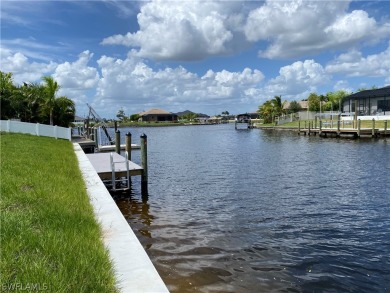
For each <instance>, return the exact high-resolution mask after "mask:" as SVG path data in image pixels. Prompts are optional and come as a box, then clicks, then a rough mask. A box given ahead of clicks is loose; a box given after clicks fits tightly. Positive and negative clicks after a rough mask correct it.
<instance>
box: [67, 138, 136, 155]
mask: <svg viewBox="0 0 390 293" xmlns="http://www.w3.org/2000/svg"><path fill="white" fill-rule="evenodd" d="M72 142H74V143H78V144H79V145H80V146H81V148H82V149H83V150H84V152H85V153H94V152H95V149H97V151H99V152H114V151H115V145H98V146H96V142H95V141H94V140H92V139H89V138H85V137H83V136H72ZM140 148H141V146H140V145H138V144H134V143H132V144H131V149H132V150H139V149H140ZM120 149H121V150H125V149H126V145H125V144H121V145H120Z"/></svg>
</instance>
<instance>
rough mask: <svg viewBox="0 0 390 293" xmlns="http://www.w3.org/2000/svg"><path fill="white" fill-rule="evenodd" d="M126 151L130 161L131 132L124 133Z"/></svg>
mask: <svg viewBox="0 0 390 293" xmlns="http://www.w3.org/2000/svg"><path fill="white" fill-rule="evenodd" d="M126 151H127V155H128V159H129V161H131V133H130V132H128V133H126Z"/></svg>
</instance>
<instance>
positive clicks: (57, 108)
mask: <svg viewBox="0 0 390 293" xmlns="http://www.w3.org/2000/svg"><path fill="white" fill-rule="evenodd" d="M53 113H54V114H55V115H54V122H55V124H56V125H58V126H62V127H69V126H70V124H71V123H72V122H73V121H74V116H75V113H76V108H75V104H74V102H73V101H72V100H71V99H69V98H67V97H64V96H62V97H59V98H57V99H55V102H54V108H53Z"/></svg>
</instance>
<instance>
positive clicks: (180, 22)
mask: <svg viewBox="0 0 390 293" xmlns="http://www.w3.org/2000/svg"><path fill="white" fill-rule="evenodd" d="M240 7H241V6H240V3H239V2H212V1H206V2H204V1H178V2H169V1H168V2H162V1H151V2H148V3H146V4H144V5H143V6H142V7H141V11H140V13H139V14H138V23H139V26H140V30H139V31H137V32H135V33H130V32H129V33H127V34H126V35H114V36H110V37H108V38H105V39H104V40H103V41H102V44H105V45H125V46H129V47H139V48H140V49H139V52H138V56H140V57H147V58H153V59H156V60H169V59H172V60H173V59H174V60H199V59H204V58H206V57H208V56H212V55H221V54H228V53H231V52H232V49H233V48H234V47H236V46H244V45H245V41H244V40H243V38H242V33H241V32H240V27H241V26H242V24H241V22H242V20H243V18H242V17H241V16H240V14H239V13H235V11H236V10H237V9H239V8H240ZM240 35H241V37H240ZM235 36H236V38H235ZM238 42H241V44H238Z"/></svg>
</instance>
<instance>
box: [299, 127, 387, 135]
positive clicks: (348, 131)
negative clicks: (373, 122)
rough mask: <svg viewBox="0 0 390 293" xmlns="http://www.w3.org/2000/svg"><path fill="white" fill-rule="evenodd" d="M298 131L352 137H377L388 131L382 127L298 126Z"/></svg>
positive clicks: (309, 133) (308, 133) (306, 133)
mask: <svg viewBox="0 0 390 293" xmlns="http://www.w3.org/2000/svg"><path fill="white" fill-rule="evenodd" d="M298 133H299V134H301V133H303V134H304V135H311V134H314V135H317V134H318V135H320V136H327V135H328V134H329V135H335V136H337V137H340V136H344V135H349V136H353V137H360V136H371V137H379V136H381V135H387V133H388V132H386V131H385V130H384V129H378V128H375V129H372V128H361V129H356V128H340V129H337V128H321V129H319V128H300V129H299V130H298Z"/></svg>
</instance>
